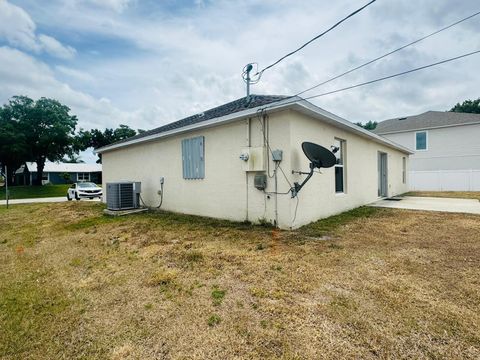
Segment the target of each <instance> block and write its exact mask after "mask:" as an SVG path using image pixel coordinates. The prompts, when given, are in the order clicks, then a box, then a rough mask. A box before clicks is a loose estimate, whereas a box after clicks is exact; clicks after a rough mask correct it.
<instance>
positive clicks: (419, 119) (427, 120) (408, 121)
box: [373, 111, 480, 135]
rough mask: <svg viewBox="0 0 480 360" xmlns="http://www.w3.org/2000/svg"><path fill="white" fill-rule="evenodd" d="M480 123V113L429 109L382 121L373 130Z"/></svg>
mask: <svg viewBox="0 0 480 360" xmlns="http://www.w3.org/2000/svg"><path fill="white" fill-rule="evenodd" d="M471 123H480V114H469V113H458V112H450V111H427V112H425V113H423V114H419V115H414V116H407V117H403V118H402V117H401V118H395V119H390V120H385V121H382V122H380V123H379V124H378V125H377V127H376V129H375V130H374V131H373V132H374V133H376V134H379V135H382V134H389V133H393V132H404V131H414V130H421V129H432V128H436V127H444V126H455V125H466V124H471Z"/></svg>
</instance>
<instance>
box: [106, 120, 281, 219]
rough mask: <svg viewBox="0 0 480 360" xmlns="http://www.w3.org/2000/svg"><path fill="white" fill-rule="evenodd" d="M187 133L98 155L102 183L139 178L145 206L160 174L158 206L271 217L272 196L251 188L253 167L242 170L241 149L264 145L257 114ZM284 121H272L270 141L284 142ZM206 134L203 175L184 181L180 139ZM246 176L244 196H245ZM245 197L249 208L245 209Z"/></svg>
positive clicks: (225, 215)
mask: <svg viewBox="0 0 480 360" xmlns="http://www.w3.org/2000/svg"><path fill="white" fill-rule="evenodd" d="M248 127H249V125H248V120H247V119H245V120H239V121H236V122H234V123H230V124H226V125H222V126H217V127H212V128H208V129H204V130H199V131H193V132H189V133H187V134H185V135H178V136H173V137H168V138H165V139H162V140H157V141H152V142H148V143H143V144H138V145H133V146H129V147H126V148H122V149H118V150H113V151H108V152H105V153H104V154H102V162H103V186H104V188H106V183H107V182H115V181H122V180H127V181H141V182H142V198H143V199H144V201H145V203H146V204H147V205H148V206H155V205H157V204H158V203H159V200H160V197H159V196H158V194H157V191H158V190H159V188H160V183H159V179H160V177H161V176H163V177H164V178H165V184H164V194H165V195H164V201H163V204H162V209H165V210H170V211H175V212H180V213H186V214H193V215H202V216H209V217H216V218H223V219H229V220H235V221H243V220H250V221H253V222H256V221H258V220H259V219H260V218H266V219H269V220H270V219H274V206H273V199H272V200H268V199H267V201H265V198H266V196H265V195H264V193H263V192H262V191H259V190H257V189H255V188H254V186H253V182H254V175H255V173H254V172H248V173H247V172H245V171H244V170H243V162H242V160H240V159H239V156H240V154H241V151H242V149H244V148H245V147H247V146H248V145H249V144H250V146H252V147H255V146H261V145H262V144H263V135H262V133H261V131H260V129H261V128H262V126H261V123H260V121H259V120H258V118H256V117H255V118H252V119H251V120H250V131H248ZM288 131H289V130H288V122H287V123H285V122H283V121H276V122H275V125H274V126H272V127H271V129H270V133H271V134H272V136H273V137H275V141H273V142H272V144H273V145H277V144H278V143H285V144H288V143H289V140H288V139H289V133H288ZM195 136H204V137H205V178H204V179H198V180H185V179H183V174H182V154H181V141H182V139H185V138H191V137H195ZM247 178H248V199H247ZM247 202H248V213H247Z"/></svg>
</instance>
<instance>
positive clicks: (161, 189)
mask: <svg viewBox="0 0 480 360" xmlns="http://www.w3.org/2000/svg"><path fill="white" fill-rule="evenodd" d="M139 197H140V201H141V202H142V204H143V206H145V207H146V208H149V209H160V207H161V206H162V204H163V182H161V183H160V204H158V206H148V205H147V204H146V203H145V201H143V198H142V195H141V194H139Z"/></svg>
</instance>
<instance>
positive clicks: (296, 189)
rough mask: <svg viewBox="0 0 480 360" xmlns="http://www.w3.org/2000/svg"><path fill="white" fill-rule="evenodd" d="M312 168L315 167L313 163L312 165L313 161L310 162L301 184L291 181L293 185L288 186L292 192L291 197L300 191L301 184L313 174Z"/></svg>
mask: <svg viewBox="0 0 480 360" xmlns="http://www.w3.org/2000/svg"><path fill="white" fill-rule="evenodd" d="M313 169H315V165H313V163H310V172H309V173H306V174H307V177H306V178H305V180H303V181H302V183H301V184H299V183H298V182H295V183H293V186H292V187H291V188H290V191H291V193H292V199H293V198H294V197H295V196H297V194H298V193H299V192H300V190H301V189H302V188H303V186H304V185H305V184H306V183H307V181H308V180H310V178H311V177H312V175H313ZM304 174H305V173H304Z"/></svg>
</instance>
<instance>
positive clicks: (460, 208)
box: [370, 196, 480, 215]
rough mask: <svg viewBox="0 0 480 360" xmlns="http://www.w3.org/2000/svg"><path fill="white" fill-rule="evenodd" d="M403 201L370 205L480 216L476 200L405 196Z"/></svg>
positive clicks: (387, 201)
mask: <svg viewBox="0 0 480 360" xmlns="http://www.w3.org/2000/svg"><path fill="white" fill-rule="evenodd" d="M401 199H402V200H400V201H391V200H379V201H376V202H374V203H372V204H370V206H376V207H387V208H394V209H411V210H426V211H444V212H454V213H468V214H478V215H480V201H478V200H475V199H453V198H438V197H416V196H404V197H402V198H401Z"/></svg>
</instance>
